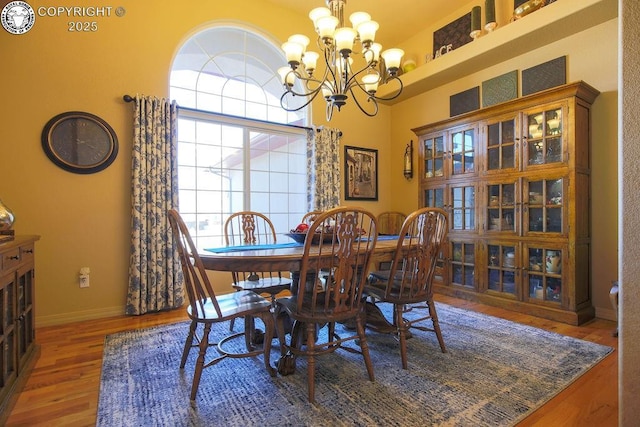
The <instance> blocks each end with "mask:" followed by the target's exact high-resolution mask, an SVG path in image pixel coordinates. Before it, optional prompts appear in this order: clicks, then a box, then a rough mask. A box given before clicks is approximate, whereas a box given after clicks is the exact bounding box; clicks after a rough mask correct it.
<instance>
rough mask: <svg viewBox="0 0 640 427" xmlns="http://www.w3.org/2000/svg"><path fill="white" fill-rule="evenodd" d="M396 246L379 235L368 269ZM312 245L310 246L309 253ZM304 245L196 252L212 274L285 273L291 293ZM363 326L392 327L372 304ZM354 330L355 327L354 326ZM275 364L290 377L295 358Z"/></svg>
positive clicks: (392, 239)
mask: <svg viewBox="0 0 640 427" xmlns="http://www.w3.org/2000/svg"><path fill="white" fill-rule="evenodd" d="M397 244H398V238H397V236H379V237H378V239H377V240H376V245H375V247H374V250H373V254H372V256H371V260H370V263H371V266H372V267H373V268H377V266H379V265H380V264H381V263H383V262H389V261H391V259H392V258H393V256H394V253H395V250H396V247H397ZM314 247H315V246H312V248H311V251H313V249H314ZM303 250H304V245H302V244H294V243H284V244H282V243H281V244H277V243H276V244H272V245H259V246H251V245H246V246H236V247H224V248H213V249H207V250H204V251H199V255H200V258H201V260H202V263H203V265H204V267H205V269H207V270H213V271H289V272H291V278H292V282H293V283H292V288H291V292H292V293H295V292H296V289H297V286H298V281H299V271H300V268H301V264H302V256H303ZM365 312H366V326H367V328H370V329H373V330H375V331H377V332H382V333H392V332H395V330H396V328H395V327H394V326H393V325H392V324H391V323H390V322H389V321H388V320H387V319H386V318H385V317H384V315H383V314H382V312H381V311H380V309H379V308H378V307H377V306H376V305H375V304H373V303H365ZM354 327H355V326H354ZM282 362H283V363H278V364H277V366H278V372H279V373H280V374H281V375H289V374H292V373H293V371H294V370H295V357H293V356H292V355H287V356H285V357H283V358H282Z"/></svg>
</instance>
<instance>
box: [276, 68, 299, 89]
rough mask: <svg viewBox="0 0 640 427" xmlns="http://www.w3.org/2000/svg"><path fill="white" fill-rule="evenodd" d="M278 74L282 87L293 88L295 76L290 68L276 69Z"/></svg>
mask: <svg viewBox="0 0 640 427" xmlns="http://www.w3.org/2000/svg"><path fill="white" fill-rule="evenodd" d="M278 74H279V75H280V81H281V82H282V84H283V85H285V86H289V87H291V86H293V83H294V82H295V78H296V76H295V74H294V73H293V70H291V67H280V68H278Z"/></svg>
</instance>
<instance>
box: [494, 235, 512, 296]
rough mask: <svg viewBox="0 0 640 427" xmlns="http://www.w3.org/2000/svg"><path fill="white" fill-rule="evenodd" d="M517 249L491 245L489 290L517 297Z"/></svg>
mask: <svg viewBox="0 0 640 427" xmlns="http://www.w3.org/2000/svg"><path fill="white" fill-rule="evenodd" d="M516 259H517V257H516V248H515V246H512V245H500V244H491V245H488V251H487V260H486V265H487V283H488V289H489V290H492V291H496V292H502V293H507V294H512V295H517V291H516V276H517V271H518V270H517V267H518V266H517V264H516Z"/></svg>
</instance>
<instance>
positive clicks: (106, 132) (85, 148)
mask: <svg viewBox="0 0 640 427" xmlns="http://www.w3.org/2000/svg"><path fill="white" fill-rule="evenodd" d="M42 148H43V149H44V152H45V154H46V155H47V157H49V159H50V160H51V161H52V162H53V163H55V164H56V165H57V166H59V167H60V168H62V169H64V170H66V171H69V172H73V173H79V174H90V173H96V172H99V171H101V170H103V169H105V168H106V167H108V166H109V165H110V164H111V163H113V161H114V160H115V159H116V156H117V155H118V138H117V137H116V133H115V131H114V130H113V128H112V127H111V126H109V124H108V123H107V122H105V121H104V120H103V119H101V118H100V117H98V116H96V115H93V114H91V113H85V112H81V111H69V112H66V113H62V114H58V115H57V116H55V117H53V118H52V119H51V120H49V121H48V122H47V124H46V125H45V126H44V129H43V130H42Z"/></svg>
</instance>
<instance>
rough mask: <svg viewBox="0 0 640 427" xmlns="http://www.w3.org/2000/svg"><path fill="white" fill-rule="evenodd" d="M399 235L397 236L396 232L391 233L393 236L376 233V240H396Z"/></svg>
mask: <svg viewBox="0 0 640 427" xmlns="http://www.w3.org/2000/svg"><path fill="white" fill-rule="evenodd" d="M399 237H400V236H398V235H397V234H396V235H393V236H387V235H382V236H381V235H378V240H398V238H399Z"/></svg>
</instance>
